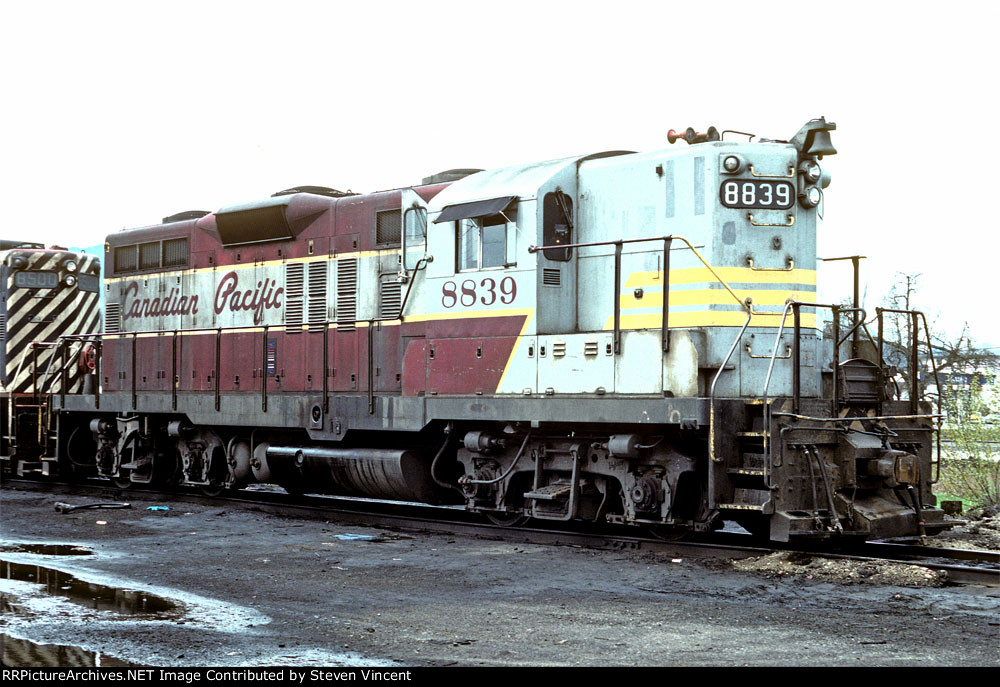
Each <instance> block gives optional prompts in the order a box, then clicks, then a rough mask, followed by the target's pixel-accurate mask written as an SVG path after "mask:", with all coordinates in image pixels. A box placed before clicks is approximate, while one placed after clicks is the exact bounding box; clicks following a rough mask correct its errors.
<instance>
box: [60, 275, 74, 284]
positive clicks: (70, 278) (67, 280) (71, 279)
mask: <svg viewBox="0 0 1000 687" xmlns="http://www.w3.org/2000/svg"><path fill="white" fill-rule="evenodd" d="M63 284H65V285H66V286H73V285H74V284H76V277H74V276H73V275H72V274H67V275H66V277H65V278H64V279H63Z"/></svg>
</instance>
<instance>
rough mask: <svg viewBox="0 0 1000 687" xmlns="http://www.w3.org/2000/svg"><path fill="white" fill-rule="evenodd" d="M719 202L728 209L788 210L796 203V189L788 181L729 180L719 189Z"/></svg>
mask: <svg viewBox="0 0 1000 687" xmlns="http://www.w3.org/2000/svg"><path fill="white" fill-rule="evenodd" d="M719 200H721V201H722V204H723V205H725V206H726V207H727V208H754V209H763V210H767V209H774V210H787V209H788V208H790V207H792V204H793V203H794V201H795V188H794V187H793V186H792V184H791V183H789V182H787V181H757V180H755V179H729V180H727V181H724V182H722V186H721V187H720V188H719Z"/></svg>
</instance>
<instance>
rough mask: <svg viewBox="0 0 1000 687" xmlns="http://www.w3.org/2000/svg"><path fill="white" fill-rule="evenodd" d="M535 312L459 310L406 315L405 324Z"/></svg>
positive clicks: (520, 310) (510, 315)
mask: <svg viewBox="0 0 1000 687" xmlns="http://www.w3.org/2000/svg"><path fill="white" fill-rule="evenodd" d="M534 312H535V310H534V308H505V309H502V310H460V311H457V312H434V313H424V314H423V315H407V316H406V321H407V322H430V321H437V320H474V319H481V318H484V317H514V316H517V315H528V316H529V317H528V319H531V318H530V315H531V314H533V313H534Z"/></svg>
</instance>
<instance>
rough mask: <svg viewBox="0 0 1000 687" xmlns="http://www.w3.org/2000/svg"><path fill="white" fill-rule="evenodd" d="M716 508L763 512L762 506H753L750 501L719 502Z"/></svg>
mask: <svg viewBox="0 0 1000 687" xmlns="http://www.w3.org/2000/svg"><path fill="white" fill-rule="evenodd" d="M718 508H719V509H721V510H750V511H755V512H757V513H763V512H764V506H755V505H753V504H750V503H720V504H719V505H718Z"/></svg>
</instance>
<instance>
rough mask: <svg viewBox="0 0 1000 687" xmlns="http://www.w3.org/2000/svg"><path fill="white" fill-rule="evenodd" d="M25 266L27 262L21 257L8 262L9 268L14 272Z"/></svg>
mask: <svg viewBox="0 0 1000 687" xmlns="http://www.w3.org/2000/svg"><path fill="white" fill-rule="evenodd" d="M27 264H28V261H27V260H26V259H25V257H24V256H23V255H18V256H17V257H15V258H14V259H13V260H11V261H10V266H11V267H13V268H14V269H15V270H19V269H21V268H23V267H24V266H25V265H27Z"/></svg>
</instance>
